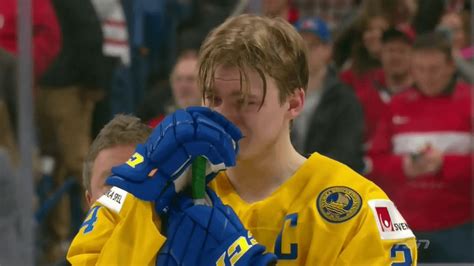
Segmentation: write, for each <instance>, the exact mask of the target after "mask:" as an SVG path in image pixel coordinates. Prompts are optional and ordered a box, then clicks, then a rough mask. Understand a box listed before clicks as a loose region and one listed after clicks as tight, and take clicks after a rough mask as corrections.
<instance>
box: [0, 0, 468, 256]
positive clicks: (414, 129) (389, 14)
mask: <svg viewBox="0 0 474 266" xmlns="http://www.w3.org/2000/svg"><path fill="white" fill-rule="evenodd" d="M470 3H471V2H470V1H467V0H465V1H463V0H359V1H357V0H240V1H239V0H220V1H215V0H214V1H213V0H154V1H153V0H32V14H31V15H32V23H33V25H32V30H33V36H32V37H33V39H32V40H33V51H32V55H33V58H32V59H33V66H32V67H33V70H34V71H33V73H34V77H32V78H33V83H34V87H33V88H32V94H33V96H34V103H35V108H34V110H35V113H34V117H35V123H36V124H35V125H36V127H35V128H36V131H35V136H36V143H37V147H35V148H36V150H37V155H35V162H36V164H35V165H36V166H37V167H36V168H35V169H36V171H35V172H36V174H35V191H36V193H37V195H35V202H36V209H37V210H38V212H37V213H36V218H37V219H36V222H37V223H38V233H37V234H38V235H37V239H39V240H40V241H39V240H37V241H36V242H37V243H36V248H37V258H36V259H37V262H38V263H39V264H42V265H49V264H53V263H57V262H61V260H63V259H64V255H65V252H66V251H67V247H68V244H69V241H70V240H71V237H72V236H73V235H74V233H75V232H76V231H77V229H78V226H80V223H81V221H82V219H83V217H84V211H85V210H86V209H87V203H86V201H85V200H84V199H85V198H84V188H82V186H81V184H82V183H83V182H82V176H83V162H84V160H85V157H86V155H87V152H88V149H89V145H90V143H91V140H92V139H94V138H95V136H96V135H97V134H98V132H99V131H100V130H101V128H102V127H103V126H104V125H105V124H106V123H107V122H108V121H110V120H111V119H112V118H113V117H114V115H116V114H120V113H127V114H135V115H136V116H138V117H140V118H141V119H142V121H145V122H146V123H148V124H149V125H150V126H151V127H153V126H155V125H156V124H157V123H159V122H160V121H161V119H162V118H163V117H164V116H165V115H166V114H168V113H170V112H173V111H174V110H176V109H177V108H184V107H187V106H192V105H200V104H201V99H202V93H201V91H200V89H199V88H198V85H197V80H196V76H197V75H196V65H197V60H198V53H199V47H200V44H201V42H202V41H203V40H204V38H205V37H206V35H207V33H208V32H209V31H210V30H212V29H213V28H214V27H215V26H217V25H219V24H220V23H222V22H223V21H224V20H225V19H226V18H227V17H229V16H234V15H238V14H241V13H256V14H262V15H267V16H272V17H282V18H283V19H286V20H288V21H289V22H290V23H291V24H293V25H294V26H295V28H296V29H297V30H298V31H299V32H300V33H301V36H302V37H303V39H304V40H305V42H306V44H307V48H308V57H309V71H310V76H309V84H308V89H307V91H306V99H305V106H304V110H303V111H302V113H301V115H300V116H299V117H298V118H297V119H296V120H295V121H294V123H293V128H292V141H293V144H294V146H295V147H296V148H297V149H298V151H300V152H301V153H302V154H303V155H305V156H309V154H311V153H313V152H319V153H321V154H323V155H326V156H329V157H331V158H334V159H336V160H338V161H340V162H342V163H345V164H347V165H348V166H350V167H351V168H353V169H354V170H356V171H358V172H359V173H361V174H363V175H364V176H366V177H368V178H369V179H371V180H372V181H373V182H375V183H376V184H377V185H379V186H380V187H381V188H382V189H384V191H385V192H386V193H387V194H388V195H389V197H390V198H391V199H392V200H393V201H394V202H395V204H396V205H397V207H398V209H399V210H400V212H401V213H402V215H403V216H404V217H405V219H406V220H407V222H408V224H409V225H410V226H411V228H412V230H413V231H414V232H415V235H416V236H417V238H418V239H422V240H428V241H429V242H430V245H429V247H428V248H427V249H425V250H424V249H421V248H420V249H419V258H420V261H421V262H453V261H461V262H467V261H469V262H472V261H473V255H472V252H471V250H472V248H473V226H472V217H473V215H472V214H473V208H472V199H473V197H472V196H473V195H472V190H473V187H472V176H473V172H472V164H473V135H472V129H473V127H472V122H473V117H474V114H473V108H472V93H473V90H472V82H473V80H474V46H473V44H472V41H471V40H472V39H471V37H472V36H471V32H472V31H471V28H470V27H471V19H472V18H471V17H470V14H471V5H470ZM17 14H18V6H17V0H2V1H0V129H1V131H0V132H1V134H0V166H1V168H0V184H2V185H1V186H0V193H1V195H3V197H5V200H3V199H2V201H3V202H4V203H3V204H0V235H1V236H0V250H9V249H8V248H10V249H12V248H15V243H16V242H15V236H14V232H15V229H14V225H12V226H11V227H9V226H10V225H11V224H12V223H8V222H4V221H14V219H16V216H15V215H17V214H16V213H15V208H19V207H18V206H21V205H18V203H15V202H13V201H14V197H9V196H8V195H11V194H12V193H11V191H13V189H12V186H13V184H14V182H13V181H12V180H14V179H15V178H16V175H17V168H18V160H19V159H18V158H19V156H18V148H17V142H18V139H17V136H18V132H17V124H18V116H17V107H18V106H17V102H18V99H17V95H18V93H17V79H16V71H17V70H16V66H17V64H18V60H17V56H18V36H17V30H18V28H17V26H18V23H17V19H18V18H17ZM9 200H10V201H9ZM19 204H21V203H19ZM48 204H49V205H48ZM4 232H10V233H8V234H6V233H4ZM2 238H4V239H2ZM2 245H6V246H5V249H4V247H3V246H2ZM6 254H10V255H9V256H7V255H6ZM13 254H15V253H11V252H10V253H9V252H6V253H4V252H2V251H0V264H2V262H4V263H5V265H9V263H8V262H15V260H16V259H17V258H15V257H14V255H13Z"/></svg>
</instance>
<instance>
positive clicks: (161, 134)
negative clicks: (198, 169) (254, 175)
mask: <svg viewBox="0 0 474 266" xmlns="http://www.w3.org/2000/svg"><path fill="white" fill-rule="evenodd" d="M241 137H242V135H241V133H240V130H239V129H238V128H237V127H236V126H234V125H233V124H232V123H231V122H230V121H228V120H227V119H226V118H225V117H224V116H222V115H220V114H218V113H216V112H214V111H212V110H210V109H208V108H205V107H190V108H187V109H186V110H178V111H176V112H174V113H173V114H170V115H168V116H167V117H165V118H164V119H163V121H162V122H161V123H160V124H159V125H158V126H157V127H156V128H155V129H154V130H153V132H152V134H151V136H150V137H149V138H148V139H147V141H146V142H145V143H144V144H139V145H137V148H136V150H135V153H134V154H133V155H132V157H131V158H130V159H129V160H128V161H127V162H126V163H124V164H122V165H120V166H117V167H113V168H112V176H110V177H109V178H108V179H107V181H106V183H107V184H108V185H112V186H117V187H120V188H122V189H124V190H126V191H128V192H130V193H132V194H133V195H135V196H136V197H137V198H140V199H142V200H147V201H155V203H156V204H155V207H156V209H157V211H158V213H163V212H166V209H167V207H168V205H169V202H170V200H171V199H172V198H173V197H174V196H175V194H176V192H177V191H179V190H180V189H182V188H183V187H184V186H185V185H187V184H188V182H189V180H185V179H187V178H188V177H190V175H189V174H188V172H189V169H190V167H189V166H190V165H191V163H192V161H193V160H194V158H196V157H197V156H204V157H205V158H206V159H207V162H208V165H207V171H206V174H207V175H206V179H207V182H209V181H210V180H211V179H212V178H213V177H214V176H215V175H216V174H217V172H219V171H221V170H224V169H226V168H228V167H231V166H234V165H235V162H236V155H237V152H238V149H239V146H238V141H239V140H240V139H241Z"/></svg>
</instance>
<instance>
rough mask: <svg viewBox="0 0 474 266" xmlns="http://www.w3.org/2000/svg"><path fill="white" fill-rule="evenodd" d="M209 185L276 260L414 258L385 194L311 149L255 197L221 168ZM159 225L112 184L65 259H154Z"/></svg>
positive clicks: (409, 261)
mask: <svg viewBox="0 0 474 266" xmlns="http://www.w3.org/2000/svg"><path fill="white" fill-rule="evenodd" d="M210 185H211V187H212V188H213V189H214V190H215V191H216V193H217V194H218V195H219V196H220V198H221V199H222V201H223V202H224V203H225V204H228V205H230V206H231V207H232V208H233V209H234V210H235V212H236V213H237V215H238V216H239V218H240V219H241V221H242V223H243V224H244V226H245V227H246V228H247V229H248V230H250V231H251V232H252V234H253V235H254V237H255V238H256V239H257V241H258V242H259V243H261V244H263V245H265V246H266V247H267V251H270V252H274V253H275V254H276V255H277V256H278V257H279V261H278V265H416V258H417V252H416V244H415V238H414V236H413V233H412V232H411V230H410V229H409V228H408V226H407V224H406V223H405V221H404V220H403V218H402V217H401V215H400V213H399V212H398V211H397V209H396V208H395V206H394V205H393V203H392V202H391V201H390V200H388V198H387V196H386V195H385V193H384V192H383V191H382V190H381V189H380V188H378V187H377V186H376V185H374V184H373V183H372V182H370V181H368V180H367V179H365V178H363V177H362V176H360V175H358V174H356V173H355V172H353V171H352V170H350V169H349V168H348V167H346V166H344V165H342V164H340V163H338V162H336V161H334V160H331V159H329V158H327V157H324V156H321V155H319V154H317V153H315V154H313V155H312V156H311V157H310V158H309V159H308V160H307V161H306V162H305V163H304V164H303V165H302V166H301V167H300V169H299V170H298V171H297V172H296V173H295V174H294V175H293V176H292V177H291V178H289V179H288V180H287V181H286V182H285V183H284V184H283V185H282V186H281V187H280V188H278V189H277V190H276V191H275V192H274V193H273V194H272V195H271V196H270V197H268V198H267V199H265V200H262V201H259V202H255V203H252V204H247V203H246V202H244V201H243V200H242V199H240V197H239V196H238V194H237V193H236V192H235V191H234V190H233V188H232V185H231V184H230V182H229V181H228V179H227V176H226V175H225V174H224V173H221V174H219V175H218V176H217V177H216V179H215V180H214V181H212V182H211V184H210ZM159 228H160V221H159V218H158V217H157V215H156V214H155V210H154V208H153V204H152V203H150V202H145V201H142V200H139V199H137V198H136V197H134V196H133V195H131V194H130V193H127V192H126V191H124V190H122V189H119V188H116V187H113V188H112V189H111V190H110V191H109V192H107V193H106V194H104V195H103V196H102V197H101V198H99V200H98V201H97V202H96V203H95V204H94V205H93V206H92V208H91V209H90V211H89V213H88V215H87V218H86V219H85V221H84V223H83V225H82V227H81V229H80V231H79V232H78V234H77V235H76V237H75V238H74V240H73V242H72V244H71V247H70V248H69V252H68V255H67V258H68V261H69V262H70V263H71V264H72V265H154V264H155V260H156V254H157V253H158V251H159V249H160V248H161V246H162V245H163V243H164V242H165V240H166V238H165V237H164V236H163V235H161V234H160V232H159ZM392 263H393V264H392ZM397 263H400V264H397Z"/></svg>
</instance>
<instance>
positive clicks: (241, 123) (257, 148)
mask: <svg viewBox="0 0 474 266" xmlns="http://www.w3.org/2000/svg"><path fill="white" fill-rule="evenodd" d="M247 72H248V76H249V82H250V84H249V85H250V93H249V95H248V98H247V101H245V100H244V99H243V92H242V91H241V89H240V87H241V85H240V75H239V70H238V69H237V68H234V67H218V68H217V69H216V73H215V81H214V88H213V89H212V90H210V91H209V93H207V95H206V101H205V102H206V105H208V106H209V107H211V108H212V109H214V110H216V111H217V112H219V113H221V114H222V115H224V116H225V117H226V118H227V119H229V120H230V121H232V122H233V123H234V124H235V125H236V126H237V127H239V128H240V130H241V131H242V134H243V136H244V138H243V139H242V140H241V141H240V152H239V157H238V160H249V159H255V158H262V157H260V156H265V154H266V153H268V152H269V151H271V150H272V147H274V146H275V145H278V144H279V143H280V142H281V141H282V139H284V138H285V137H288V134H289V121H290V119H292V118H294V116H296V115H295V114H294V113H293V112H291V111H289V109H291V108H290V104H289V101H288V100H287V101H285V102H283V103H280V101H279V92H278V89H277V86H276V84H275V82H274V81H273V79H272V78H269V77H267V78H266V80H267V92H266V96H265V99H264V101H263V104H262V106H261V107H260V104H261V103H262V99H263V97H264V91H263V81H262V80H261V78H260V76H259V75H258V74H257V73H256V72H254V71H247ZM302 97H304V93H303V96H302Z"/></svg>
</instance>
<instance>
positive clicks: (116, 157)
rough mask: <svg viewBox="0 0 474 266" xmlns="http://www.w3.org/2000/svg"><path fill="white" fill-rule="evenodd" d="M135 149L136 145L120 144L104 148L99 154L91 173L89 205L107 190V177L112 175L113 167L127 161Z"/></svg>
mask: <svg viewBox="0 0 474 266" xmlns="http://www.w3.org/2000/svg"><path fill="white" fill-rule="evenodd" d="M134 151H135V146H134V145H120V146H115V147H112V148H108V149H104V150H101V151H100V152H99V154H97V158H96V159H95V161H94V166H93V167H92V173H91V189H90V191H89V192H88V194H86V198H87V201H88V203H89V205H91V204H92V203H94V202H95V201H96V200H97V199H98V198H99V197H100V196H102V194H104V193H105V192H107V190H108V186H106V185H105V179H106V178H107V177H108V176H110V174H111V170H112V167H114V166H117V165H120V164H122V163H124V162H126V161H127V160H128V159H129V158H130V156H132V154H133V152H134Z"/></svg>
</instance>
